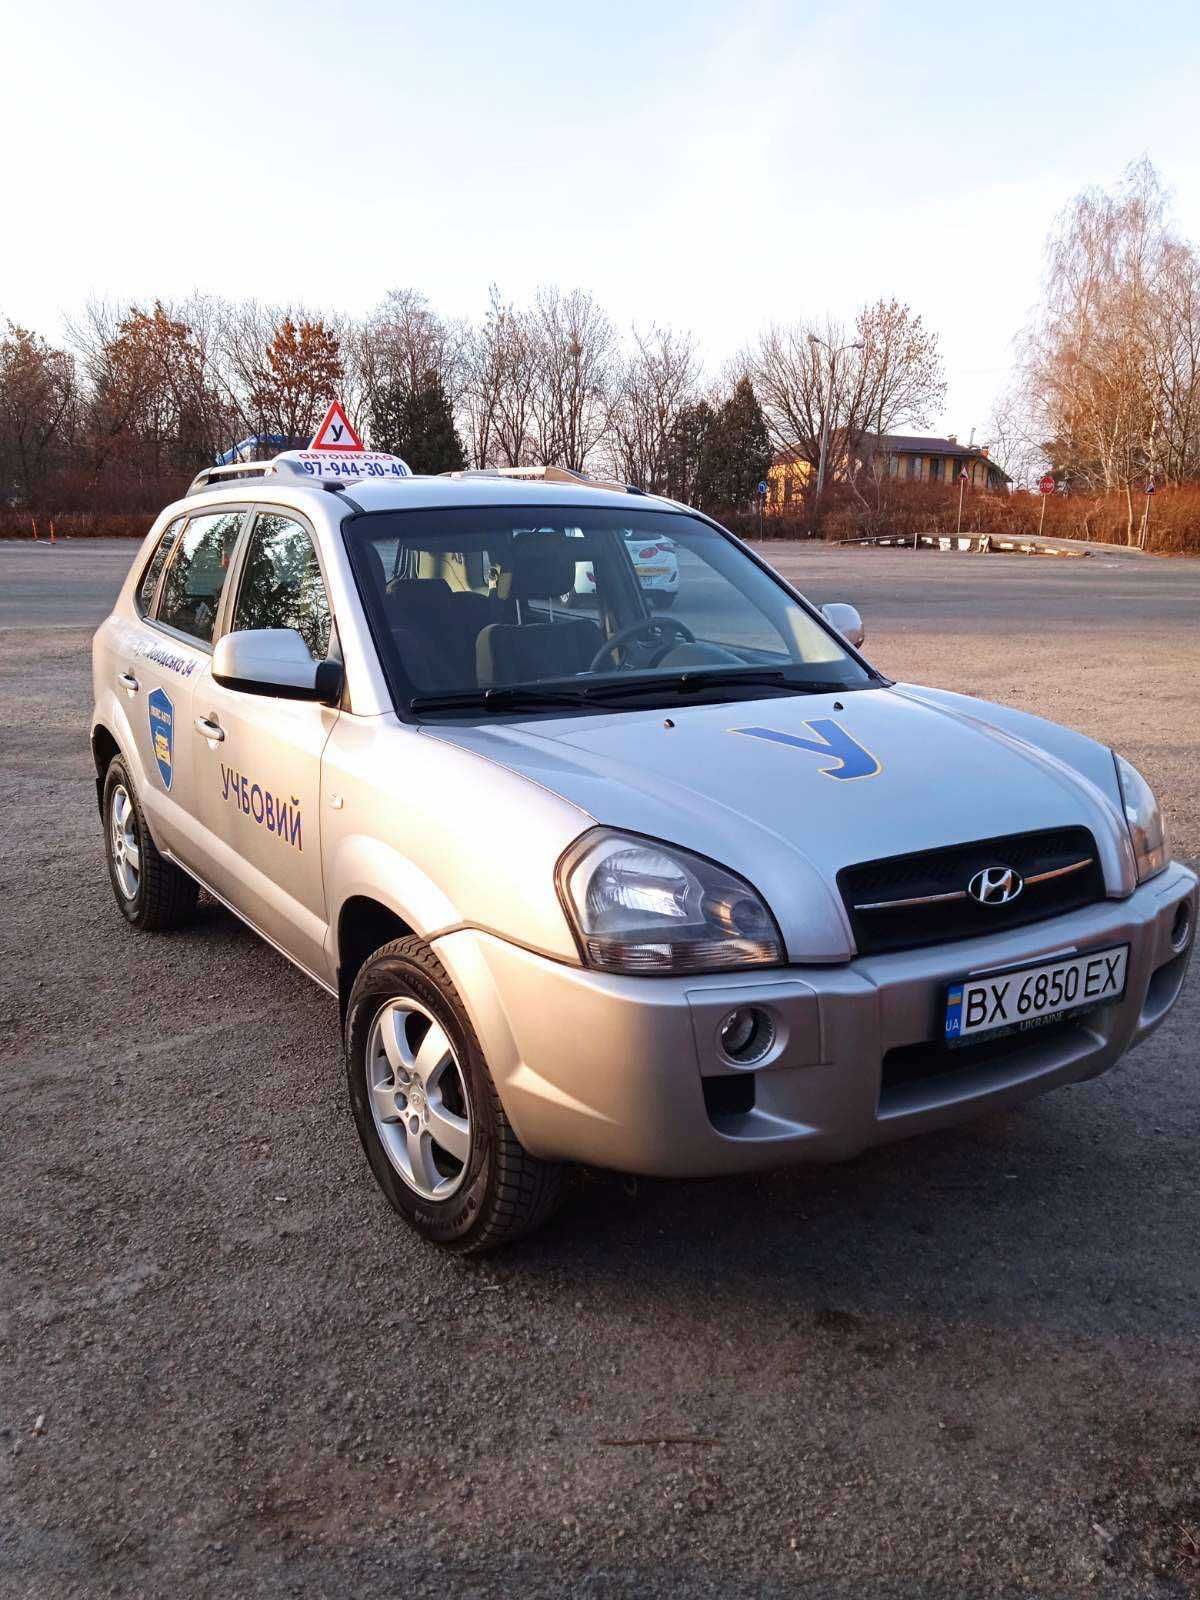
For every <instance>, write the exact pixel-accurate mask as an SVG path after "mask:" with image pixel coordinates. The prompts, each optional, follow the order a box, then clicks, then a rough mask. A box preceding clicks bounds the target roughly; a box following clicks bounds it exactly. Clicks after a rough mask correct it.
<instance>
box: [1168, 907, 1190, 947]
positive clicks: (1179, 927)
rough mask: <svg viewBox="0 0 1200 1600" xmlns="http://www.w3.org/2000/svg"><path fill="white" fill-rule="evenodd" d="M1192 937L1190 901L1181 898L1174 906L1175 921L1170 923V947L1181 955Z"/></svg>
mask: <svg viewBox="0 0 1200 1600" xmlns="http://www.w3.org/2000/svg"><path fill="white" fill-rule="evenodd" d="M1191 937H1192V903H1191V901H1190V900H1181V901H1180V902H1179V904H1178V905H1177V906H1176V907H1175V921H1174V922H1173V923H1172V924H1171V949H1172V950H1174V951H1175V953H1176V954H1177V955H1182V954H1183V952H1184V951H1185V950H1186V949H1187V947H1188V941H1189V940H1190V939H1191Z"/></svg>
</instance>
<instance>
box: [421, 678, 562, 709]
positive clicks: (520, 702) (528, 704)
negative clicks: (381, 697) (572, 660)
mask: <svg viewBox="0 0 1200 1600" xmlns="http://www.w3.org/2000/svg"><path fill="white" fill-rule="evenodd" d="M588 700H589V694H588V691H587V690H585V689H549V688H547V689H539V688H538V687H537V685H536V684H511V685H509V684H502V685H500V686H498V687H497V688H494V689H456V690H450V691H447V692H446V693H444V694H418V695H414V696H413V698H412V699H411V700H410V701H409V707H410V709H411V710H413V711H539V710H541V708H542V707H543V706H582V705H587V703H588Z"/></svg>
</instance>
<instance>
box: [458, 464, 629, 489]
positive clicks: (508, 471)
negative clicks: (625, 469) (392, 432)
mask: <svg viewBox="0 0 1200 1600" xmlns="http://www.w3.org/2000/svg"><path fill="white" fill-rule="evenodd" d="M442 477H443V478H528V479H531V480H540V481H541V482H542V483H572V484H575V485H576V486H577V487H578V488H580V489H605V490H607V491H608V492H609V493H610V494H645V492H646V491H645V490H644V489H639V488H637V487H636V486H635V485H634V484H632V483H618V482H617V481H616V479H615V478H591V477H589V476H588V474H587V473H586V472H575V471H573V470H572V468H570V467H544V466H538V467H463V468H462V469H461V470H460V471H457V472H443V473H442Z"/></svg>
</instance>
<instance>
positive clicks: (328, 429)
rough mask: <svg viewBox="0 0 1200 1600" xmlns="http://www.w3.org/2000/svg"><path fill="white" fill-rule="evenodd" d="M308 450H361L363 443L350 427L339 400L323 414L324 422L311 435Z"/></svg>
mask: <svg viewBox="0 0 1200 1600" xmlns="http://www.w3.org/2000/svg"><path fill="white" fill-rule="evenodd" d="M308 448H309V449H310V450H361V449H362V448H363V442H362V440H361V439H360V438H359V437H358V435H357V434H356V433H355V431H354V429H353V428H352V427H351V426H350V421H349V418H348V417H347V416H346V413H345V412H344V411H343V410H342V403H341V401H340V400H335V401H334V402H333V404H332V405H331V406H330V408H329V410H328V411H327V412H326V413H325V420H324V422H322V424H321V426H320V427H319V428H318V429H317V431H316V433H314V434H313V438H312V443H311V444H310V445H309V447H308Z"/></svg>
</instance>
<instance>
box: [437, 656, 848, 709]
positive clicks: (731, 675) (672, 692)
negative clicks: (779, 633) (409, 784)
mask: <svg viewBox="0 0 1200 1600" xmlns="http://www.w3.org/2000/svg"><path fill="white" fill-rule="evenodd" d="M853 687H855V686H854V685H850V684H845V683H836V682H834V681H833V680H831V679H824V678H821V679H817V678H794V677H792V676H790V674H789V672H788V670H787V669H786V668H783V667H765V668H764V667H757V668H751V669H750V670H749V671H740V670H737V669H735V670H734V671H732V672H731V671H728V670H725V669H721V668H698V669H694V670H692V671H685V672H671V673H655V674H654V675H653V676H643V677H637V678H628V679H624V680H622V681H615V680H614V681H609V682H604V681H603V680H602V681H600V682H598V683H596V682H593V683H589V684H588V685H587V686H586V687H584V686H583V685H581V686H580V687H579V688H578V689H568V688H557V687H551V686H550V685H547V686H546V687H545V688H544V689H543V688H539V687H538V686H537V685H536V684H532V683H530V684H519V683H514V684H500V685H498V686H497V687H495V688H492V689H455V690H447V691H445V692H444V693H441V694H421V695H414V697H413V699H412V700H411V701H410V702H409V706H410V709H411V710H413V711H418V712H419V711H494V712H505V711H543V710H546V709H548V708H550V707H553V706H591V707H597V708H598V707H601V706H604V705H607V704H609V703H610V702H612V701H613V700H633V699H636V698H637V697H638V696H639V695H648V696H650V697H651V698H660V697H661V696H663V695H668V696H678V695H691V694H703V693H705V692H706V691H710V690H713V689H740V688H747V689H780V690H782V691H783V692H784V693H786V694H845V693H848V692H849V691H850V689H851V688H853Z"/></svg>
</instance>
